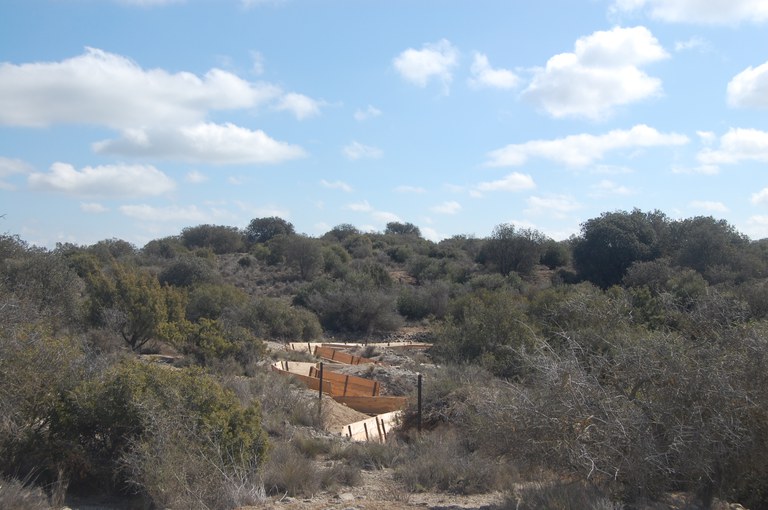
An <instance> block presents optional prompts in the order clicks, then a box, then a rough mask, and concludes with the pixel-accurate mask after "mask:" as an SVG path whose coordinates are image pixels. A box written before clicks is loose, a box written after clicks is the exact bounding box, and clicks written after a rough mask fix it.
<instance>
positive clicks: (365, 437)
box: [338, 411, 402, 443]
mask: <svg viewBox="0 0 768 510" xmlns="http://www.w3.org/2000/svg"><path fill="white" fill-rule="evenodd" d="M401 414H402V413H401V412H400V411H395V412H391V413H386V414H382V415H379V416H374V417H372V418H368V419H367V420H362V421H358V422H355V423H350V424H349V425H344V426H343V427H341V428H340V429H339V430H338V432H339V433H340V435H342V436H344V437H346V438H348V439H350V440H352V441H374V442H378V443H383V442H386V440H387V432H388V431H390V430H392V428H394V427H395V426H397V422H398V420H399V418H400V415H401Z"/></svg>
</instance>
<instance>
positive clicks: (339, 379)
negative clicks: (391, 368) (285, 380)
mask: <svg viewBox="0 0 768 510" xmlns="http://www.w3.org/2000/svg"><path fill="white" fill-rule="evenodd" d="M319 375H320V370H318V369H317V368H311V369H310V371H309V376H310V377H318V376H319ZM323 379H324V380H326V381H331V382H332V383H333V385H334V388H335V389H336V390H337V391H339V393H338V394H334V396H338V397H344V396H350V397H375V396H377V395H378V394H379V383H377V382H376V381H372V380H370V379H365V378H364V377H358V376H356V375H346V374H339V373H338V372H332V371H325V372H324V373H323Z"/></svg>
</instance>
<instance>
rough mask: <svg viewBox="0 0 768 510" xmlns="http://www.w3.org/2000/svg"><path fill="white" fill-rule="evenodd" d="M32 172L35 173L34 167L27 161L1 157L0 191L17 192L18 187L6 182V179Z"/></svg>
mask: <svg viewBox="0 0 768 510" xmlns="http://www.w3.org/2000/svg"><path fill="white" fill-rule="evenodd" d="M32 171H34V168H32V165H30V164H29V163H27V162H25V161H22V160H20V159H11V158H4V157H2V156H0V189H5V190H15V189H16V186H14V185H13V184H11V183H9V182H6V181H5V178H6V177H10V176H12V175H15V174H28V173H31V172H32Z"/></svg>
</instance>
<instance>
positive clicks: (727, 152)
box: [697, 128, 768, 166]
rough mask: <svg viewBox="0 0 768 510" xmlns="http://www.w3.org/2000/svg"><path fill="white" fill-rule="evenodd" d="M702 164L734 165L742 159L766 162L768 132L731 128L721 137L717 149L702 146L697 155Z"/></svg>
mask: <svg viewBox="0 0 768 510" xmlns="http://www.w3.org/2000/svg"><path fill="white" fill-rule="evenodd" d="M697 158H698V160H699V162H700V163H701V164H703V165H709V166H717V165H734V164H737V163H741V162H743V161H759V162H763V163H764V162H768V132H766V131H760V130H757V129H744V128H732V129H730V130H729V131H728V132H727V133H726V134H724V135H723V136H722V137H720V145H719V147H718V148H717V149H711V148H708V147H707V148H704V149H703V150H701V151H700V152H699V154H698V156H697Z"/></svg>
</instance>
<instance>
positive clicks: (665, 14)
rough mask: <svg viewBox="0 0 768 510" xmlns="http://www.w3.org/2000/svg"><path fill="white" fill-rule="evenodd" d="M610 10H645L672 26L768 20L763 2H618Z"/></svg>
mask: <svg viewBox="0 0 768 510" xmlns="http://www.w3.org/2000/svg"><path fill="white" fill-rule="evenodd" d="M611 10H612V11H613V12H615V13H622V12H636V11H642V12H646V13H647V14H648V15H649V16H651V17H652V18H654V19H659V20H662V21H667V22H671V23H698V24H706V25H735V24H738V23H740V22H742V21H747V22H753V23H762V22H764V21H766V20H768V4H766V3H765V1H764V0H707V1H706V2H703V1H702V0H615V1H614V3H613V5H612V6H611Z"/></svg>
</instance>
